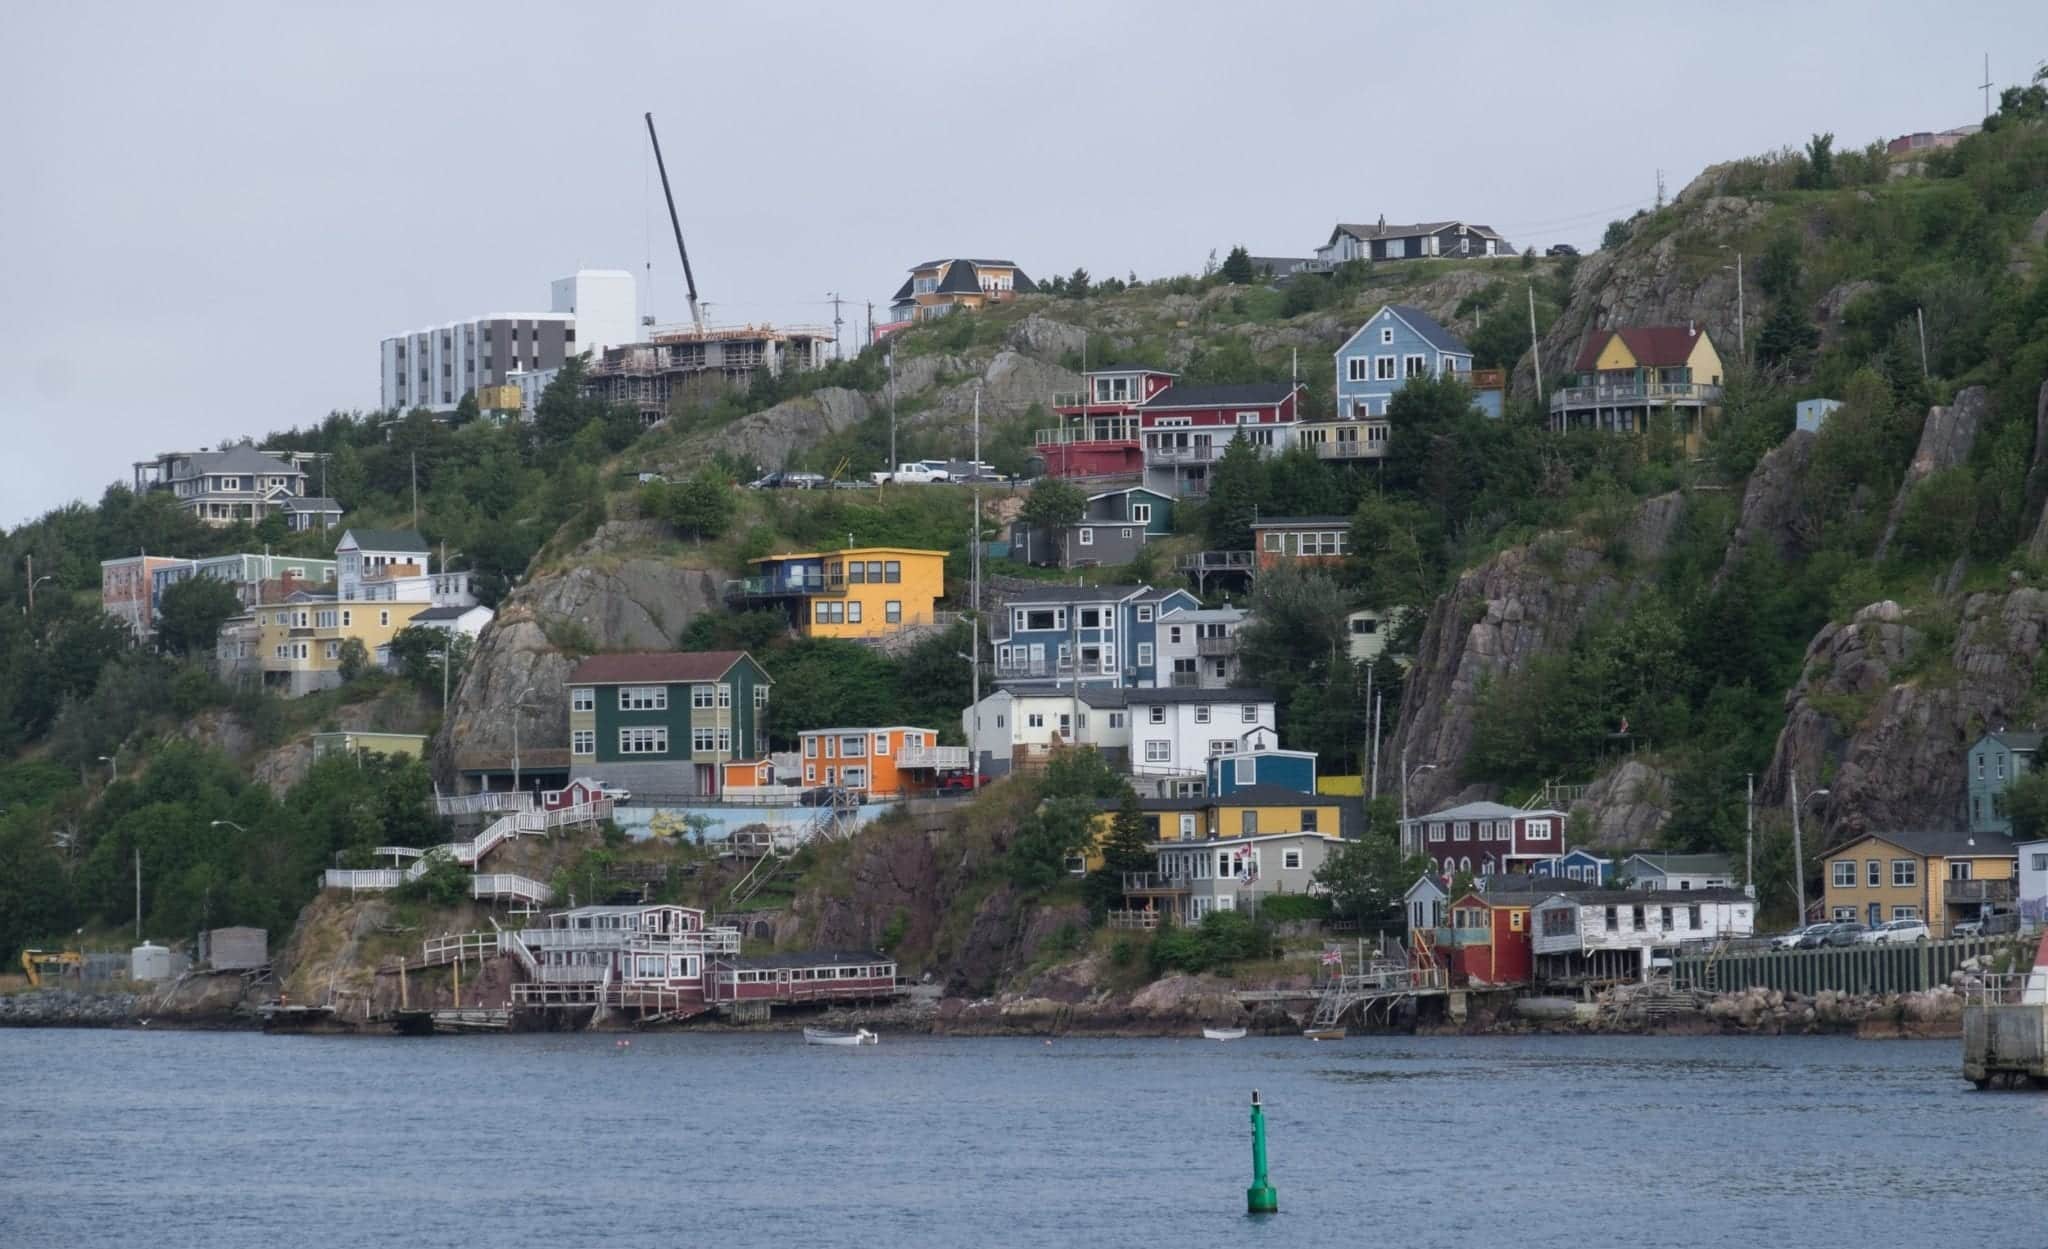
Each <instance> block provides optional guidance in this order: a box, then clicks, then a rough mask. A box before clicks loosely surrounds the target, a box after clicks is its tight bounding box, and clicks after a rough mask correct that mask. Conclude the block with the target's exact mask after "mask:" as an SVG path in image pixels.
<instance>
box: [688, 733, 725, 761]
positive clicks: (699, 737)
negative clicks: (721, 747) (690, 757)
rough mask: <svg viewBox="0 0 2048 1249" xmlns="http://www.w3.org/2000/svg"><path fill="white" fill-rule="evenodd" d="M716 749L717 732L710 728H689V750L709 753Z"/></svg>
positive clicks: (696, 752) (695, 752)
mask: <svg viewBox="0 0 2048 1249" xmlns="http://www.w3.org/2000/svg"><path fill="white" fill-rule="evenodd" d="M716 749H718V734H717V733H716V732H715V731H713V730H711V729H692V730H690V751H691V753H693V754H700V755H701V754H709V753H711V752H712V751H714V750H716Z"/></svg>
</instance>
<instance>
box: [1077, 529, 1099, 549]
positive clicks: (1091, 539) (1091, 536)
mask: <svg viewBox="0 0 2048 1249" xmlns="http://www.w3.org/2000/svg"><path fill="white" fill-rule="evenodd" d="M1074 534H1075V540H1076V541H1078V542H1079V543H1080V544H1081V545H1082V546H1094V545H1095V531H1094V530H1093V529H1090V528H1089V527H1088V526H1086V525H1079V526H1076V527H1075V529H1074Z"/></svg>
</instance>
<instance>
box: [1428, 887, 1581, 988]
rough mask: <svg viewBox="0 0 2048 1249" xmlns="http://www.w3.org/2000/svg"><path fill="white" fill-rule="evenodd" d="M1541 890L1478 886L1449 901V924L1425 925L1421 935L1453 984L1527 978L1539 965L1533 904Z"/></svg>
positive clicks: (1500, 982) (1540, 897)
mask: <svg viewBox="0 0 2048 1249" xmlns="http://www.w3.org/2000/svg"><path fill="white" fill-rule="evenodd" d="M1548 896H1550V895H1548V894H1546V893H1543V892H1542V891H1540V890H1538V891H1525V892H1520V893H1513V894H1503V895H1488V894H1483V893H1479V892H1478V891H1476V890H1475V891H1473V892H1471V893H1467V894H1465V895H1464V896H1463V897H1460V898H1459V899H1457V900H1456V901H1454V902H1452V903H1451V905H1450V912H1449V918H1450V921H1451V924H1450V927H1448V928H1426V929H1422V930H1421V931H1420V932H1418V934H1417V939H1418V940H1420V941H1423V942H1425V943H1427V944H1428V946H1429V948H1430V956H1431V958H1432V959H1433V961H1434V962H1435V963H1436V964H1437V965H1439V966H1441V967H1443V968H1444V970H1445V971H1446V972H1447V973H1449V978H1450V982H1451V983H1452V984H1453V985H1507V984H1526V983H1527V982H1528V980H1529V975H1530V972H1531V970H1532V969H1533V968H1534V966H1535V960H1534V955H1533V952H1532V949H1531V946H1530V933H1529V910H1530V908H1531V907H1533V906H1534V905H1535V904H1536V903H1538V902H1540V901H1543V900H1544V899H1545V898H1546V897H1548Z"/></svg>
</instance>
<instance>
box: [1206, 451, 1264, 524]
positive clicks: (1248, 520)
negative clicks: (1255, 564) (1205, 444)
mask: <svg viewBox="0 0 2048 1249" xmlns="http://www.w3.org/2000/svg"><path fill="white" fill-rule="evenodd" d="M1265 487H1266V466H1265V464H1264V463H1263V462H1262V461H1261V460H1260V459H1259V453H1258V452H1257V451H1255V450H1253V449H1252V444H1251V443H1250V442H1249V441H1247V440H1246V439H1243V438H1233V439H1231V440H1230V442H1229V443H1228V444H1226V445H1225V446H1224V448H1223V455H1222V456H1221V457H1220V458H1219V459H1218V460H1217V461H1216V466H1215V467H1214V468H1212V469H1210V470H1209V502H1208V504H1207V505H1206V506H1205V507H1204V508H1203V509H1202V529H1203V532H1204V533H1205V534H1206V535H1207V536H1208V539H1209V545H1210V547H1212V548H1213V549H1215V550H1219V551H1248V550H1250V549H1251V545H1252V523H1253V522H1254V521H1256V520H1257V519H1258V515H1259V500H1260V499H1261V498H1263V497H1264V496H1265V493H1266V489H1265Z"/></svg>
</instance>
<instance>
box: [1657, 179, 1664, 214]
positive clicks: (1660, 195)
mask: <svg viewBox="0 0 2048 1249" xmlns="http://www.w3.org/2000/svg"><path fill="white" fill-rule="evenodd" d="M1657 211H1658V212H1663V211H1664V171H1663V170H1661V169H1659V170H1658V171H1657Z"/></svg>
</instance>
